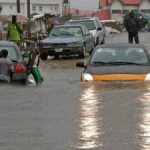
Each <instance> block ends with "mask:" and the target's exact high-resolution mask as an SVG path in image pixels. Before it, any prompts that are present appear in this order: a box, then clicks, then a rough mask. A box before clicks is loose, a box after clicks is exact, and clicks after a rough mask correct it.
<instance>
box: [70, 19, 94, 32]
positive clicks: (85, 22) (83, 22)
mask: <svg viewBox="0 0 150 150" xmlns="http://www.w3.org/2000/svg"><path fill="white" fill-rule="evenodd" d="M69 23H70V24H81V25H84V26H86V27H87V29H88V30H95V29H96V26H95V23H94V20H78V21H70V22H69Z"/></svg>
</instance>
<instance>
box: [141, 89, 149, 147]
mask: <svg viewBox="0 0 150 150" xmlns="http://www.w3.org/2000/svg"><path fill="white" fill-rule="evenodd" d="M140 104H141V105H140V107H141V108H140V109H141V116H140V123H139V129H140V131H139V132H140V149H141V150H150V86H149V87H148V86H147V89H146V91H145V92H144V94H143V95H142V96H141V97H140Z"/></svg>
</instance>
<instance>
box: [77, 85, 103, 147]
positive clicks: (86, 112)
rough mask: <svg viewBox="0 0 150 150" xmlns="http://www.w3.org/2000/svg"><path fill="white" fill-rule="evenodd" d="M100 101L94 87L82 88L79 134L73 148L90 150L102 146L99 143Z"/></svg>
mask: <svg viewBox="0 0 150 150" xmlns="http://www.w3.org/2000/svg"><path fill="white" fill-rule="evenodd" d="M101 101H102V98H101V97H99V96H98V93H96V91H95V89H94V86H88V87H87V88H84V89H83V91H82V93H81V96H80V108H79V109H80V110H79V112H80V114H79V133H78V135H79V136H78V141H77V142H76V144H74V147H75V148H79V149H90V148H91V149H92V148H96V147H99V146H101V145H102V143H101V142H100V141H99V139H100V135H101V134H102V132H101V122H102V118H101V114H100V108H101Z"/></svg>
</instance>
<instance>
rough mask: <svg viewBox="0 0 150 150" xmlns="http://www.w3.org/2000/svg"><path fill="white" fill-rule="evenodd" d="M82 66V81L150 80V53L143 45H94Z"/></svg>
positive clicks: (79, 63) (79, 64)
mask: <svg viewBox="0 0 150 150" xmlns="http://www.w3.org/2000/svg"><path fill="white" fill-rule="evenodd" d="M76 65H77V66H78V67H84V68H85V69H84V71H83V73H82V75H81V80H82V81H100V82H108V81H113V82H114V81H142V82H143V81H150V55H149V53H148V50H147V49H146V48H145V47H144V46H143V45H136V44H104V45H99V46H96V48H95V49H94V51H93V53H92V55H91V58H90V60H89V62H88V63H87V64H86V65H85V64H84V63H83V62H77V64H76Z"/></svg>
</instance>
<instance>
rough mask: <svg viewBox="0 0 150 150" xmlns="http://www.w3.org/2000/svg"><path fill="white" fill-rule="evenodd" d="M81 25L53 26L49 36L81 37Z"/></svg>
mask: <svg viewBox="0 0 150 150" xmlns="http://www.w3.org/2000/svg"><path fill="white" fill-rule="evenodd" d="M82 35H83V33H82V29H81V27H55V28H53V30H52V31H51V33H50V35H49V36H67V37H68V36H74V37H82Z"/></svg>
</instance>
